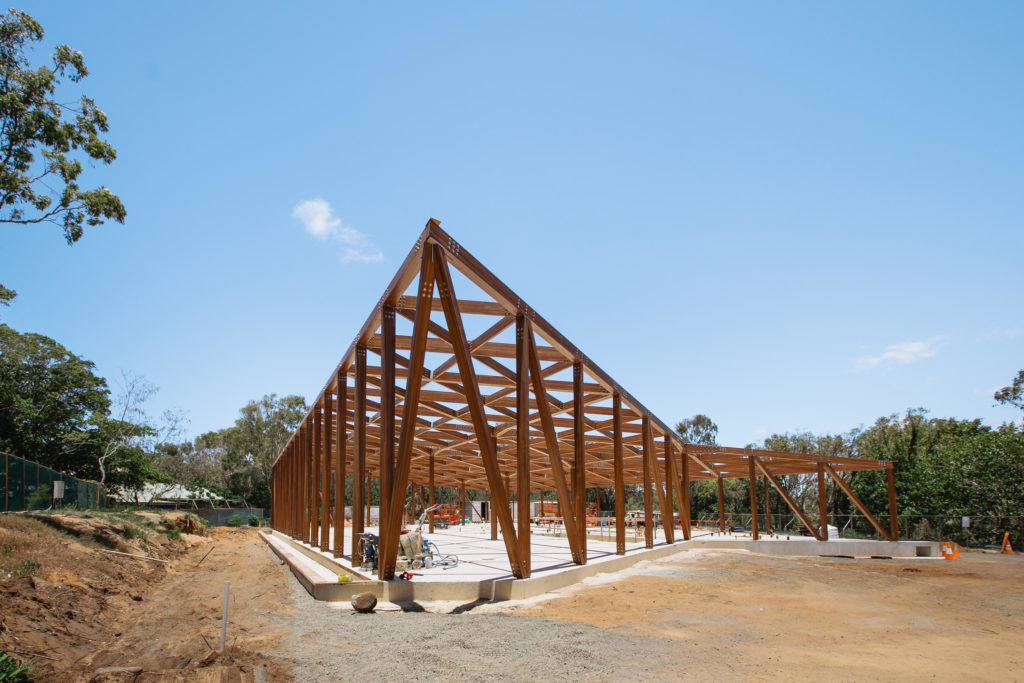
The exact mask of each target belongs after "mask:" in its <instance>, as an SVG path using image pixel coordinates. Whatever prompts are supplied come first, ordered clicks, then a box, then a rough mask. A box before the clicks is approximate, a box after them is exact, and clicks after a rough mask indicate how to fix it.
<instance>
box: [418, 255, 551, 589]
mask: <svg viewBox="0 0 1024 683" xmlns="http://www.w3.org/2000/svg"><path fill="white" fill-rule="evenodd" d="M432 249H433V251H434V260H435V261H437V263H436V271H437V272H436V274H435V278H436V280H437V291H438V294H439V296H440V299H441V303H442V304H443V308H444V316H445V321H446V322H447V323H448V332H449V334H451V337H452V347H453V350H454V352H455V356H456V358H457V359H458V363H457V365H458V366H459V374H460V375H461V376H462V385H463V386H464V387H465V389H466V402H467V403H468V404H469V407H470V409H471V410H472V422H473V431H474V432H475V433H476V435H477V446H478V448H479V449H480V454H481V456H482V459H483V465H484V471H485V472H486V474H487V481H488V485H489V486H490V489H491V491H492V492H493V493H494V494H495V498H497V499H498V502H499V503H500V504H501V507H499V508H498V510H497V513H498V524H499V525H500V526H501V533H502V537H503V540H504V542H505V551H506V552H507V553H508V559H509V564H510V565H511V567H512V575H513V576H515V577H516V578H522V563H521V562H520V558H519V547H518V544H517V542H516V530H515V527H514V525H513V521H512V511H511V510H510V509H509V504H508V492H507V491H506V490H505V485H504V483H503V482H502V481H501V468H500V465H499V464H498V456H497V453H496V452H495V449H494V444H493V442H492V441H491V439H490V438H489V436H490V426H489V425H488V424H487V415H486V413H485V412H484V404H483V400H482V399H481V398H480V388H479V386H478V385H477V383H476V371H475V370H474V369H473V360H472V358H471V357H470V353H469V343H468V342H467V341H466V332H465V329H464V328H463V325H462V316H461V314H460V313H459V303H458V299H457V298H456V296H455V292H454V290H453V288H452V281H451V274H450V273H449V272H448V262H447V261H445V256H444V252H443V251H442V249H441V247H440V245H436V244H435V245H432ZM531 351H532V349H531ZM410 436H411V431H410Z"/></svg>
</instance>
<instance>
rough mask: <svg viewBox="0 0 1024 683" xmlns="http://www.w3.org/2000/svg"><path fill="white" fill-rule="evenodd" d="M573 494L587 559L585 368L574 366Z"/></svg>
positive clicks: (576, 364) (581, 547) (578, 364)
mask: <svg viewBox="0 0 1024 683" xmlns="http://www.w3.org/2000/svg"><path fill="white" fill-rule="evenodd" d="M572 406H573V407H572V447H573V461H572V472H573V482H572V494H573V503H575V514H576V532H577V533H578V534H579V546H580V554H581V555H582V556H583V558H584V561H586V558H587V446H586V442H585V441H584V439H585V438H586V437H585V436H584V432H585V430H584V427H583V419H584V413H585V411H586V408H585V406H584V405H583V366H582V365H580V363H579V362H578V361H577V362H575V363H573V364H572Z"/></svg>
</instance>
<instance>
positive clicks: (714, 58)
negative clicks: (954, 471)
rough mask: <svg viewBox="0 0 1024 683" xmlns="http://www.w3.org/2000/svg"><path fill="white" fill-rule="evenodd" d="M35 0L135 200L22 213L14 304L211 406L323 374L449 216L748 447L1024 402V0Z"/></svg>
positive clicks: (599, 341)
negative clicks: (94, 224) (44, 215)
mask: <svg viewBox="0 0 1024 683" xmlns="http://www.w3.org/2000/svg"><path fill="white" fill-rule="evenodd" d="M21 7H22V8H24V9H26V10H28V11H29V12H30V13H31V14H33V15H34V16H35V17H36V18H37V19H38V20H39V21H40V22H41V23H42V24H43V26H44V27H45V29H46V38H45V41H44V44H45V46H46V48H45V50H39V51H37V56H38V57H39V58H42V57H43V56H44V55H45V54H47V52H48V51H49V50H50V49H52V47H53V45H55V44H57V43H61V42H66V43H68V44H70V45H71V46H72V47H75V48H77V49H79V50H81V51H82V52H83V53H84V55H85V59H86V64H87V65H88V66H89V68H90V70H91V72H92V73H91V75H90V76H89V77H88V78H87V79H86V80H85V81H84V82H83V83H82V86H81V91H84V92H85V93H87V94H88V95H90V96H91V97H93V98H94V99H95V100H96V102H97V104H98V105H99V106H100V107H101V108H102V109H103V110H104V111H106V112H107V114H108V115H109V117H110V122H111V133H110V135H109V140H110V141H111V143H112V144H114V146H115V147H116V148H117V150H118V159H117V161H116V162H115V163H114V164H113V165H112V166H110V167H100V168H95V169H91V170H89V172H88V177H87V179H86V183H85V184H86V185H101V184H102V185H106V186H108V187H110V188H111V189H113V190H114V191H115V192H117V193H118V194H119V195H120V196H121V198H122V200H123V201H124V203H125V205H126V207H127V209H128V219H127V221H126V223H125V225H124V226H119V225H116V224H114V225H107V226H102V227H100V228H96V229H92V230H89V231H88V232H87V233H86V235H85V237H84V238H83V239H82V240H81V242H79V243H78V244H76V245H74V246H73V247H68V246H66V245H65V244H64V242H63V239H62V236H61V234H60V231H59V229H57V228H55V227H54V228H52V229H51V228H49V227H33V228H21V227H10V226H0V282H3V283H4V284H5V285H7V286H8V287H12V288H14V289H17V290H18V292H19V298H18V300H17V301H16V302H15V304H14V306H13V307H11V308H10V309H3V310H2V311H0V317H2V319H3V321H4V322H6V323H8V324H10V325H11V326H12V327H14V328H15V329H18V330H22V331H34V332H40V333H43V334H47V335H50V336H52V337H54V338H56V339H57V340H59V341H60V342H62V343H64V344H65V345H66V346H68V347H69V348H70V349H71V350H72V351H74V352H76V353H78V354H80V355H82V356H84V357H85V358H88V359H90V360H92V361H94V362H95V363H96V364H97V366H98V369H99V372H100V373H101V374H103V375H105V376H107V377H108V378H110V379H114V378H116V377H118V376H119V375H120V371H121V370H122V369H125V370H129V371H131V372H134V373H138V374H141V375H144V376H145V377H146V378H147V379H148V380H149V381H151V382H152V383H153V384H155V385H157V386H159V387H160V392H159V393H158V394H157V396H156V397H155V398H154V399H153V400H152V401H151V404H150V406H149V410H150V412H151V413H153V414H154V415H156V414H159V413H160V412H161V411H162V410H163V409H165V408H168V407H180V408H182V409H184V410H186V411H187V413H188V416H189V418H190V421H191V422H190V429H189V431H190V433H191V434H192V435H196V434H198V433H200V432H203V431H207V430H210V429H217V428H220V427H225V426H229V425H230V424H231V423H232V421H233V420H234V418H235V417H236V415H237V411H238V409H239V408H240V407H241V406H242V405H243V404H245V403H246V402H247V401H248V400H250V399H254V398H258V397H260V396H261V395H263V394H265V393H271V392H274V393H277V394H288V393H299V394H303V395H305V396H306V397H307V398H311V397H312V394H314V393H315V392H317V391H319V389H320V387H321V386H322V385H323V383H324V381H325V380H326V378H327V375H328V373H329V372H330V371H331V369H332V368H333V367H334V364H335V363H336V362H337V360H338V358H339V357H340V355H341V354H342V353H343V352H344V350H345V349H346V348H347V347H348V345H349V343H350V342H351V340H352V338H353V337H354V335H355V333H356V332H357V331H358V329H359V327H360V325H361V324H362V322H363V320H364V319H365V317H366V315H367V314H368V313H369V311H370V310H371V308H372V306H373V305H374V303H376V301H377V299H378V298H379V297H380V294H381V292H382V291H383V289H384V287H385V286H386V285H387V283H388V282H389V281H390V279H391V277H392V275H393V273H394V271H395V269H396V268H397V267H398V265H399V263H400V262H401V260H402V258H404V256H405V254H406V253H407V252H408V250H409V248H410V247H411V245H412V243H413V241H414V240H415V238H416V236H417V235H418V234H419V232H420V231H421V230H422V228H423V225H424V223H425V222H426V220H427V218H428V217H430V216H434V217H437V218H438V219H440V220H441V223H442V227H443V228H444V229H445V230H447V231H448V232H449V233H450V234H452V235H453V236H454V237H455V238H456V239H458V240H459V241H460V242H461V243H462V244H463V245H464V246H465V247H466V248H467V249H469V250H470V251H471V252H472V253H473V254H474V255H475V256H476V257H477V258H478V259H480V260H481V261H482V262H483V263H484V264H485V265H487V266H488V267H489V268H490V269H491V270H492V271H493V272H494V273H495V274H497V275H498V276H499V277H500V278H502V279H503V280H504V281H505V282H506V283H507V284H508V285H509V286H510V287H512V289H514V290H515V291H516V292H517V293H518V294H519V295H520V296H521V297H522V298H523V299H524V300H526V301H527V302H529V303H530V305H532V306H533V307H534V308H536V309H537V310H538V311H540V312H541V313H542V314H543V315H544V316H545V317H546V318H547V319H548V320H549V321H550V322H552V323H553V324H554V325H555V326H557V327H558V328H559V329H560V330H561V331H562V332H563V333H564V334H565V335H566V336H567V337H568V338H569V339H571V340H572V341H573V342H574V343H575V344H577V345H578V346H579V347H580V348H581V349H583V350H584V351H585V352H586V353H587V354H588V355H589V356H590V357H591V358H592V359H594V360H595V361H596V362H597V363H599V364H600V365H601V366H602V367H603V368H604V369H605V370H606V371H607V372H609V373H610V374H611V375H612V376H613V377H614V378H615V379H616V380H617V381H618V382H619V383H621V384H622V385H623V386H625V387H627V388H628V389H629V391H630V392H631V393H632V394H633V395H635V396H636V397H637V398H638V399H639V400H641V401H643V402H644V403H645V404H646V405H647V406H648V407H649V408H651V409H652V410H653V411H654V412H655V413H656V414H657V415H658V416H659V417H661V418H662V419H663V420H665V421H666V422H671V423H674V422H675V421H676V420H678V419H680V418H684V417H688V416H691V415H693V414H694V413H697V412H704V413H707V414H708V415H710V416H711V417H712V419H714V420H715V421H716V422H717V423H718V424H719V426H720V442H722V443H725V444H729V445H739V446H742V445H745V444H746V443H748V442H752V441H759V440H760V439H761V438H763V437H764V436H765V435H767V434H768V433H770V432H772V431H778V432H783V431H795V430H805V429H806V430H811V431H814V432H838V431H846V430H848V429H851V428H853V427H857V426H859V425H861V424H870V423H871V422H873V421H874V420H875V419H876V418H877V417H879V416H881V415H885V414H889V413H893V412H902V411H904V410H905V409H907V408H908V407H916V406H923V407H925V408H928V409H929V410H930V411H931V413H932V414H933V415H935V416H956V417H962V418H968V417H982V418H984V419H985V420H986V422H988V423H990V424H998V423H1000V422H1002V421H1005V420H1008V419H1012V418H1014V417H1015V413H1014V411H1011V410H1009V409H1005V408H995V407H993V405H992V404H993V400H992V392H993V391H994V390H995V389H996V388H998V387H1001V386H1003V385H1005V384H1008V383H1009V381H1010V380H1011V378H1012V377H1013V376H1014V375H1015V374H1016V372H1017V371H1018V370H1019V369H1021V368H1022V367H1024V313H1022V311H1024V305H1022V303H1024V302H1022V301H1021V299H1022V296H1021V286H1020V285H1021V272H1022V269H1021V254H1022V248H1024V231H1022V229H1021V227H1022V225H1021V223H1022V218H1024V193H1022V192H1021V188H1022V187H1024V126H1022V125H1021V122H1022V121H1024V81H1022V80H1021V78H1020V74H1021V73H1022V67H1024V48H1022V44H1021V42H1020V39H1019V35H1020V28H1021V26H1022V19H1024V10H1022V8H1021V6H1020V5H1019V4H1016V3H986V4H984V5H970V4H966V3H927V4H926V3H921V2H912V3H889V4H877V3H858V4H853V3H847V4H839V3H829V4H820V3H771V4H768V3H700V4H689V3H675V2H672V3H653V2H652V3H610V2H595V3H568V2H563V3H548V2H537V3H475V4H471V3H446V2H432V3H407V4H401V3H399V4H394V5H391V6H389V8H388V9H387V10H377V9H372V8H371V5H369V4H364V6H361V7H343V6H342V3H288V4H285V3H264V4H260V3H240V2H223V3H163V4H156V3H129V2H124V3H77V4H69V3H28V4H26V5H22V6H21ZM74 92H75V91H74V90H72V91H69V93H72V94H73V93H74ZM69 99H73V97H69ZM304 202H314V203H312V204H310V203H306V204H303V203H304ZM300 207H301V208H300ZM328 212H329V213H328ZM317 220H319V221H320V222H319V223H317V222H316V221H317ZM334 220H337V221H338V222H337V223H334V222H333V221H334ZM309 221H313V225H314V227H315V226H319V228H320V230H321V232H323V231H328V232H331V233H332V234H335V233H342V229H344V230H345V231H344V232H343V235H344V236H345V237H346V239H347V242H344V241H342V240H339V239H328V240H320V239H317V238H316V236H315V235H314V234H311V233H310V232H309V231H307V230H306V229H305V227H304V225H305V224H306V223H309Z"/></svg>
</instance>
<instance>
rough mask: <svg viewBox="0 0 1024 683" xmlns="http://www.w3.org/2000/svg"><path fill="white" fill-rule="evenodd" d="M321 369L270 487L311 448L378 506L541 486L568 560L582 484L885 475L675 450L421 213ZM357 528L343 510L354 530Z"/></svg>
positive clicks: (390, 528) (299, 525)
mask: <svg viewBox="0 0 1024 683" xmlns="http://www.w3.org/2000/svg"><path fill="white" fill-rule="evenodd" d="M456 277H458V278H461V279H459V280H458V281H456ZM456 293H458V294H463V295H464V296H465V298H457V295H456ZM367 361H370V362H367ZM328 378H329V379H328V381H327V383H326V384H325V385H324V387H323V388H322V389H321V391H320V392H319V393H318V394H317V397H316V399H315V400H314V401H313V405H312V408H311V409H310V413H309V416H308V417H307V418H306V419H305V420H303V422H302V425H303V427H300V428H299V429H298V430H296V433H295V434H293V435H292V437H291V440H290V441H289V442H288V443H287V444H286V445H285V447H284V448H283V449H282V451H281V454H280V455H279V456H278V459H279V460H280V458H282V457H286V456H288V457H290V458H291V459H290V460H289V461H288V462H287V463H286V465H287V466H285V467H282V468H280V474H281V481H282V482H285V481H286V482H295V481H296V480H302V479H303V478H304V477H308V476H309V475H308V474H307V473H306V472H307V469H304V468H306V465H303V464H300V463H297V462H293V461H294V460H295V459H296V458H303V457H307V456H308V455H310V454H311V452H312V451H316V452H317V453H320V452H323V453H324V456H323V459H322V460H320V461H316V462H315V463H314V466H316V467H318V468H319V471H320V472H321V474H320V478H321V479H322V481H323V482H329V481H330V480H331V473H332V472H335V473H337V472H341V473H342V474H343V473H345V472H350V473H356V474H357V475H358V476H359V477H360V478H362V477H381V478H382V484H384V486H385V489H386V490H387V491H388V492H389V495H388V498H389V499H390V498H391V497H392V496H397V497H398V499H399V500H404V491H405V487H406V486H409V485H412V486H452V487H466V488H470V489H482V490H488V491H490V493H491V495H492V497H494V500H495V502H496V503H498V504H499V505H498V508H499V509H501V507H502V506H503V507H504V509H505V511H506V512H507V511H508V510H509V506H508V503H509V499H510V494H511V492H512V491H515V492H516V493H517V494H518V496H519V497H520V498H522V497H523V496H524V495H525V493H526V492H527V491H554V492H555V493H556V496H557V498H558V500H559V502H560V503H562V505H561V508H562V510H563V511H564V513H565V514H564V516H565V517H566V526H567V531H568V532H569V534H568V535H569V538H570V542H571V545H572V546H573V555H574V559H576V560H577V561H585V555H586V551H585V547H586V539H585V535H584V534H583V533H582V531H580V530H579V529H582V527H583V520H582V519H579V517H581V515H582V511H583V506H582V501H583V498H582V497H581V496H580V493H581V492H580V488H581V487H582V486H591V487H592V486H617V488H619V489H620V490H621V487H622V486H623V485H627V484H642V483H644V481H645V474H646V477H648V478H649V479H650V480H651V483H652V484H653V485H654V486H655V487H656V493H657V496H656V499H657V504H658V505H659V506H660V507H662V508H663V512H664V511H667V510H669V509H671V508H672V507H673V497H674V496H675V497H677V498H678V499H679V501H680V504H683V503H685V504H686V505H688V504H689V503H688V493H686V492H685V491H684V489H683V484H684V483H687V482H690V481H695V480H701V479H714V480H719V481H720V480H721V479H723V478H730V477H743V478H747V477H750V476H751V473H752V472H755V473H756V474H757V476H764V477H768V478H772V479H773V483H774V478H775V477H779V476H783V475H792V474H807V475H814V474H816V473H817V472H819V471H820V470H821V468H822V467H824V468H825V471H827V472H828V473H829V475H830V476H831V477H833V478H835V479H837V481H838V479H839V476H840V474H841V473H843V472H852V471H859V470H877V469H887V468H888V469H891V464H890V463H887V462H884V461H876V460H862V459H856V458H844V457H824V456H816V455H806V454H797V453H783V452H775V451H766V450H752V449H745V448H730V447H722V446H701V445H693V444H687V443H684V442H683V441H682V439H681V438H680V437H679V435H678V434H676V433H675V432H674V431H673V430H672V429H670V428H669V426H668V425H667V424H665V423H664V422H662V421H661V420H659V419H658V418H657V417H656V416H655V415H654V414H652V413H651V412H650V411H649V410H648V409H647V408H646V407H645V406H644V405H643V404H642V403H640V402H639V401H638V400H637V399H636V398H635V397H633V396H632V395H631V394H630V393H629V392H627V391H626V390H625V389H624V388H623V387H622V386H621V385H620V384H618V383H617V382H616V381H615V380H613V379H612V378H611V376H610V375H608V374H607V373H606V372H605V371H604V370H602V369H601V368H600V367H599V366H598V365H597V364H596V363H595V362H594V361H593V360H591V359H590V358H589V357H587V356H586V355H585V354H584V353H583V352H582V351H580V349H579V348H577V347H576V346H574V345H573V344H572V343H571V342H569V340H568V339H566V338H565V337H564V336H563V335H562V334H561V333H560V332H559V331H558V330H557V329H555V327H554V326H553V325H551V324H550V323H549V322H548V321H547V320H545V319H544V318H543V317H542V316H541V315H540V314H538V313H537V312H536V311H535V310H534V309H533V308H531V307H530V306H529V305H527V304H526V303H525V302H524V301H523V300H522V299H521V298H519V297H518V296H517V295H516V294H515V293H514V292H513V291H512V290H511V289H510V288H509V287H508V286H507V285H505V284H504V283H503V282H501V281H500V280H499V279H498V278H497V277H496V276H495V275H494V274H493V273H491V272H490V271H489V270H487V269H486V268H484V267H483V265H482V264H481V263H480V262H479V261H477V260H476V258H474V257H473V256H472V255H471V254H470V253H469V252H468V251H466V250H465V249H464V248H463V247H462V246H461V245H460V244H459V243H457V242H456V241H455V240H454V239H452V237H451V236H450V235H448V234H447V233H445V232H444V231H443V230H442V229H441V227H440V223H439V222H438V221H436V220H434V219H430V221H429V222H428V223H427V226H426V228H425V229H424V231H423V232H422V234H420V236H419V238H418V239H417V241H416V244H415V245H414V246H413V248H412V250H411V251H410V252H409V254H408V256H407V257H406V258H405V260H404V261H403V263H402V265H401V267H400V268H399V270H398V273H397V274H396V275H395V276H394V278H393V279H392V280H391V283H390V284H389V285H388V287H387V289H386V290H385V292H384V295H383V296H382V297H381V298H380V300H379V302H378V304H377V305H376V307H375V308H374V310H373V311H372V312H371V314H370V316H369V318H368V319H367V320H366V322H365V323H364V324H363V326H362V327H361V328H360V330H359V334H358V335H357V336H356V338H355V339H354V340H353V342H352V344H351V345H350V346H349V348H348V350H347V351H346V352H345V353H344V355H343V356H342V358H341V361H340V362H339V363H338V365H337V366H336V367H335V368H334V369H333V370H332V371H331V373H330V374H329V375H328ZM524 391H525V392H527V393H526V395H521V394H522V392H524ZM410 399H411V400H412V402H411V403H410ZM339 459H343V461H342V462H341V463H340V465H341V466H340V467H339ZM819 465H820V466H819ZM277 472H278V470H277V468H276V467H275V476H276V474H277ZM520 478H522V481H521V482H520ZM505 481H508V485H506V484H505V483H503V482H505ZM288 485H292V484H291V483H289V484H288ZM323 486H326V483H324V484H323ZM338 490H341V489H340V488H339V489H338ZM510 490H511V491H510ZM274 495H275V500H276V501H280V500H283V498H282V495H281V493H280V491H277V492H275V494H274ZM303 495H304V496H306V498H305V499H306V501H307V503H306V505H305V508H304V509H303V510H301V511H298V512H296V513H294V514H291V513H289V515H290V516H289V517H287V518H286V523H287V524H288V525H289V526H290V527H291V528H294V529H295V530H297V531H298V530H301V531H302V532H303V535H310V536H311V535H313V534H315V533H316V531H317V528H316V519H315V517H316V515H314V514H313V513H312V510H313V509H314V505H316V504H317V503H319V504H320V505H321V514H320V517H321V519H327V518H328V517H329V515H328V509H327V506H328V501H327V499H326V497H320V498H317V496H316V495H315V492H313V491H307V492H306V493H304V494H303ZM353 497H354V500H353V501H352V503H353V504H354V505H355V506H361V505H363V504H364V503H365V498H364V495H363V492H362V491H358V490H357V491H356V492H355V494H354V496H353ZM684 498H686V500H685V501H684V500H683V499H684ZM666 514H667V513H666ZM499 521H500V522H501V526H502V533H503V534H504V535H505V536H506V539H507V541H506V542H507V546H508V551H509V556H510V560H511V561H512V564H513V569H515V567H516V563H517V561H518V558H519V557H523V559H524V573H526V574H528V571H529V567H528V561H525V560H526V556H527V553H528V544H524V542H523V541H521V540H520V541H517V540H516V538H515V532H514V531H513V529H512V515H511V513H509V514H508V516H507V517H506V516H505V515H504V514H502V515H501V518H500V519H499ZM803 521H804V523H805V524H807V525H808V526H809V527H810V526H811V522H810V520H806V519H805V520H803ZM364 522H365V520H363V519H362V518H359V519H354V521H353V527H354V530H355V529H358V530H360V531H361V530H362V525H363V524H364ZM399 523H400V512H399V510H398V509H396V508H391V509H388V510H387V511H386V523H385V526H386V527H387V528H386V529H384V530H383V532H384V534H386V535H389V536H391V537H397V533H398V531H397V525H398V524H399ZM320 531H321V538H320V544H321V545H324V546H326V544H327V535H326V530H324V529H321V530H320ZM684 537H685V535H684ZM339 548H340V547H339ZM391 557H393V553H391V552H390V551H388V557H387V558H386V559H388V560H390V559H391Z"/></svg>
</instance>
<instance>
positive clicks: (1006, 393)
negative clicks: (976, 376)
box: [993, 370, 1024, 410]
mask: <svg viewBox="0 0 1024 683" xmlns="http://www.w3.org/2000/svg"><path fill="white" fill-rule="evenodd" d="M993 398H994V399H995V400H996V401H998V402H999V403H1002V404H1004V405H1011V406H1015V407H1017V408H1020V409H1021V410H1024V370H1021V371H1020V372H1018V373H1017V377H1016V378H1014V380H1013V382H1012V383H1011V384H1010V385H1009V386H1005V387H1003V388H1002V389H1000V390H999V391H997V392H996V393H995V394H994V395H993Z"/></svg>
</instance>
